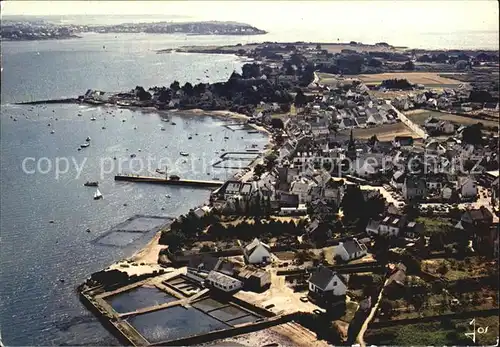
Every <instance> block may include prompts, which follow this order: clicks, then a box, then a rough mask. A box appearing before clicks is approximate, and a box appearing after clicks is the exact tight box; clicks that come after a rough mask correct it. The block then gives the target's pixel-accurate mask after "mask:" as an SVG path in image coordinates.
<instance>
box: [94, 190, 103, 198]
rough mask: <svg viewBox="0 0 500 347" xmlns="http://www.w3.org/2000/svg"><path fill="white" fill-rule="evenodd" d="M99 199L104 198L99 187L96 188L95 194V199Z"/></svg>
mask: <svg viewBox="0 0 500 347" xmlns="http://www.w3.org/2000/svg"><path fill="white" fill-rule="evenodd" d="M99 199H102V194H101V192H100V191H99V188H97V190H96V192H95V194H94V200H99Z"/></svg>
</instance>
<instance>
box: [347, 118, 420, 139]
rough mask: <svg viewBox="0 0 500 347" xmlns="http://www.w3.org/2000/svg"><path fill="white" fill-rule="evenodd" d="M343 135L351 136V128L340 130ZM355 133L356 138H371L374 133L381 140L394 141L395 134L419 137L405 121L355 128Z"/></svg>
mask: <svg viewBox="0 0 500 347" xmlns="http://www.w3.org/2000/svg"><path fill="white" fill-rule="evenodd" d="M340 133H341V134H343V135H346V136H349V133H350V130H343V131H342V132H340ZM353 135H354V137H355V138H356V139H369V138H370V137H372V136H373V135H377V138H378V140H379V141H392V140H394V137H395V136H412V137H413V138H417V137H418V136H417V134H415V133H414V132H413V131H411V130H410V128H408V127H407V126H406V125H404V124H403V123H401V122H399V123H393V124H383V125H379V126H375V127H371V128H356V129H353Z"/></svg>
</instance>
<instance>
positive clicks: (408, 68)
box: [401, 60, 415, 71]
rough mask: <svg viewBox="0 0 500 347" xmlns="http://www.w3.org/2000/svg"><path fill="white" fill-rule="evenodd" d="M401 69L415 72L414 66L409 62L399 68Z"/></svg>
mask: <svg viewBox="0 0 500 347" xmlns="http://www.w3.org/2000/svg"><path fill="white" fill-rule="evenodd" d="M401 69H402V70H408V71H413V70H415V64H413V62H412V61H411V60H408V61H407V62H406V63H404V64H403V65H402V66H401Z"/></svg>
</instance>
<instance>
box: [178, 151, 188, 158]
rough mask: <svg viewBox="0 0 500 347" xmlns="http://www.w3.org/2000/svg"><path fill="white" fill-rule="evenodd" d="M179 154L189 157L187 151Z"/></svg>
mask: <svg viewBox="0 0 500 347" xmlns="http://www.w3.org/2000/svg"><path fill="white" fill-rule="evenodd" d="M179 154H180V155H182V156H183V157H187V156H188V155H189V153H187V152H180V153H179Z"/></svg>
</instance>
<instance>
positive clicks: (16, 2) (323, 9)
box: [1, 0, 499, 32]
mask: <svg viewBox="0 0 500 347" xmlns="http://www.w3.org/2000/svg"><path fill="white" fill-rule="evenodd" d="M1 7H2V9H1V10H2V15H38V16H41V15H98V14H102V15H148V14H154V15H159V14H162V13H164V14H167V15H176V16H189V17H190V18H192V19H193V20H232V21H239V22H245V23H248V24H251V25H254V26H257V27H259V28H262V29H270V28H277V27H279V26H290V23H294V24H296V25H297V26H298V27H302V28H306V27H312V26H315V25H317V23H321V24H322V25H321V27H325V26H328V25H330V24H331V26H332V27H334V26H341V27H344V28H345V29H348V28H349V27H352V28H353V30H372V29H373V28H377V29H379V30H383V31H387V32H389V31H394V30H396V28H397V30H402V31H403V32H404V31H405V30H407V31H408V32H413V31H415V30H417V29H418V30H424V31H426V32H433V31H435V32H450V31H453V32H461V31H496V32H498V23H499V22H498V15H499V11H498V7H499V5H498V2H497V1H495V0H491V1H481V0H468V1H466V0H458V1H454V0H448V1H437V0H435V1H425V0H397V1H281V2H279V1H180V2H176V1H24V0H7V1H2V2H1Z"/></svg>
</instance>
